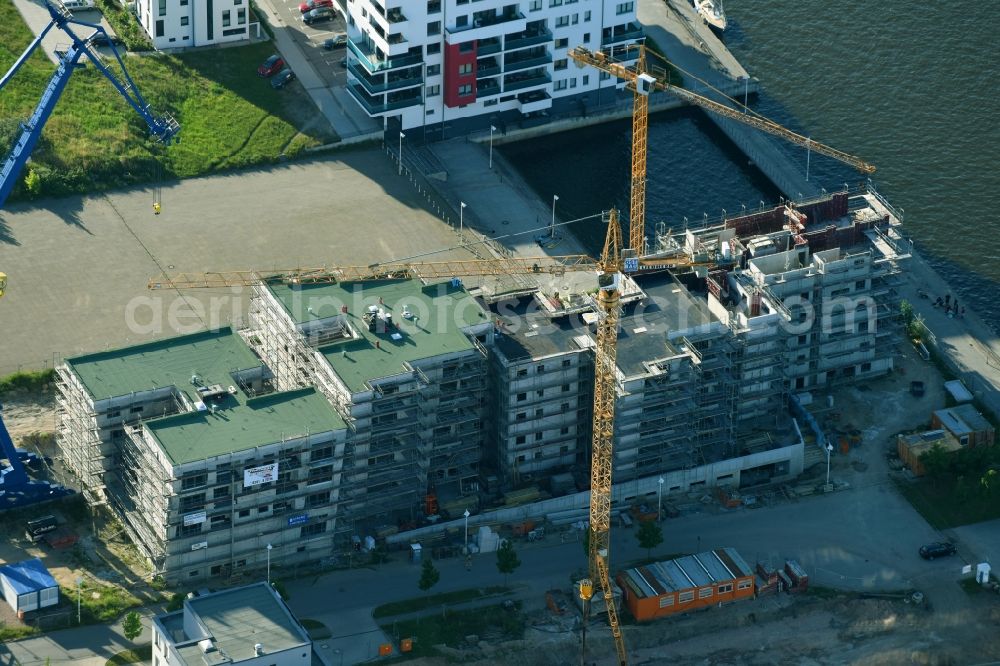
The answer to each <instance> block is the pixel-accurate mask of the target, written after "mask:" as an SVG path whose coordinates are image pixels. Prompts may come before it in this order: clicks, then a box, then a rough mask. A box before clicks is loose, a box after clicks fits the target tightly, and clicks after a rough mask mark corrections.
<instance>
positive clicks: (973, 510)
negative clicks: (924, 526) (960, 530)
mask: <svg viewBox="0 0 1000 666" xmlns="http://www.w3.org/2000/svg"><path fill="white" fill-rule="evenodd" d="M896 487H897V488H899V492H900V493H902V494H903V497H905V498H906V499H907V501H908V502H909V503H910V504H912V505H913V508H914V509H916V510H917V512H918V513H919V514H920V515H921V516H923V517H924V519H925V520H926V521H927V522H928V523H929V524H930V526H931V527H933V528H935V529H939V530H941V529H946V528H949V527H958V526H960V525H971V524H973V523H978V522H982V521H984V520H993V519H994V518H1000V502H997V501H996V500H995V499H992V498H990V497H983V496H980V495H973V496H971V497H969V496H966V497H960V496H959V495H958V494H957V493H955V492H954V489H953V488H952V485H951V484H949V483H934V482H933V481H931V480H930V479H921V480H919V481H915V482H912V483H905V482H901V481H897V482H896Z"/></svg>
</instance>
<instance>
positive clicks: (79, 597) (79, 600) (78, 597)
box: [76, 576, 83, 624]
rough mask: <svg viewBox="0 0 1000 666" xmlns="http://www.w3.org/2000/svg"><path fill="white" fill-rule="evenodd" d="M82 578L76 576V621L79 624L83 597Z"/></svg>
mask: <svg viewBox="0 0 1000 666" xmlns="http://www.w3.org/2000/svg"><path fill="white" fill-rule="evenodd" d="M82 585H83V578H80V577H79V576H77V577H76V623H77V624H80V606H81V603H82V599H83V589H82V587H81V586H82Z"/></svg>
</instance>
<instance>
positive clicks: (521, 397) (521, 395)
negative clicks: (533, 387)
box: [517, 393, 528, 402]
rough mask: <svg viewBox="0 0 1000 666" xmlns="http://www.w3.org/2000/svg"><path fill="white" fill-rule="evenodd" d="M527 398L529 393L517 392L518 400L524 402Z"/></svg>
mask: <svg viewBox="0 0 1000 666" xmlns="http://www.w3.org/2000/svg"><path fill="white" fill-rule="evenodd" d="M527 399H528V394H527V393H518V394H517V401H518V402H524V401H525V400H527Z"/></svg>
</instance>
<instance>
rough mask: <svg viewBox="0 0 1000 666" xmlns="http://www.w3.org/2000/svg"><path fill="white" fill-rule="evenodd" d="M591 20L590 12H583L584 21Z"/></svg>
mask: <svg viewBox="0 0 1000 666" xmlns="http://www.w3.org/2000/svg"><path fill="white" fill-rule="evenodd" d="M589 20H590V12H589V11H586V12H584V13H583V22H584V23H586V22H587V21H589ZM588 36H589V35H588Z"/></svg>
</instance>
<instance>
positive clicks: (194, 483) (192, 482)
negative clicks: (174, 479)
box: [181, 474, 208, 490]
mask: <svg viewBox="0 0 1000 666" xmlns="http://www.w3.org/2000/svg"><path fill="white" fill-rule="evenodd" d="M207 480H208V475H207V474H195V475H194V476H186V477H184V478H183V479H182V480H181V490H191V489H192V488H197V487H199V486H203V485H205V482H206V481H207Z"/></svg>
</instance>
